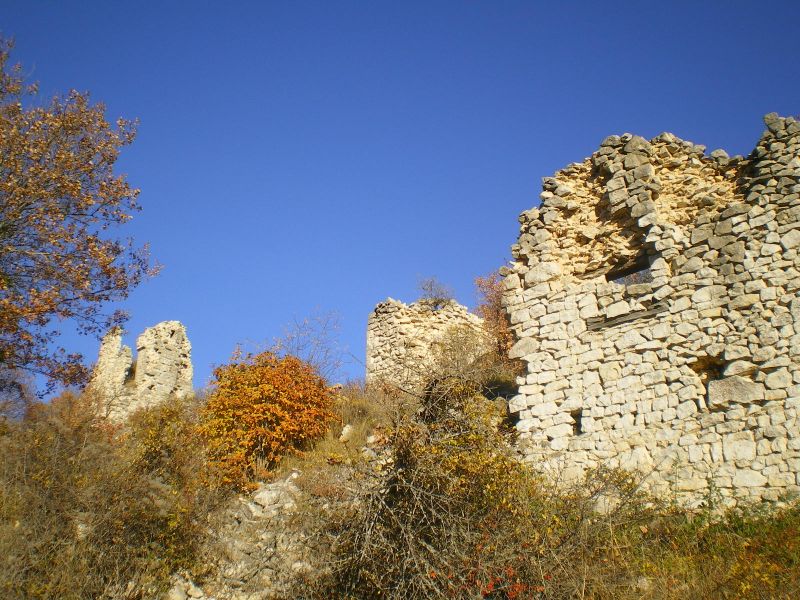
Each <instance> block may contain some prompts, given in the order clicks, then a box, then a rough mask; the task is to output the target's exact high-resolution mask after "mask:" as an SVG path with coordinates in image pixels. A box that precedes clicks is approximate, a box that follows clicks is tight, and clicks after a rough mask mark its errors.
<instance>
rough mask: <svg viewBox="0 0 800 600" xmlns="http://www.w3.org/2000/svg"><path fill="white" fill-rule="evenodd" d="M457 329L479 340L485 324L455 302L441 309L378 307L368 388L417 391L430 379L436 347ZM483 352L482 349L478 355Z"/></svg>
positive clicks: (370, 328)
mask: <svg viewBox="0 0 800 600" xmlns="http://www.w3.org/2000/svg"><path fill="white" fill-rule="evenodd" d="M458 328H466V329H468V330H470V331H474V332H475V333H476V334H478V338H477V339H479V340H480V339H481V336H482V335H483V320H482V319H481V318H480V317H478V316H477V315H475V314H472V313H470V312H469V311H468V310H467V308H466V307H465V306H462V305H461V304H458V303H457V302H455V301H454V300H450V301H448V302H446V303H444V304H442V305H441V306H439V305H437V304H436V303H433V302H430V301H426V300H420V301H418V302H414V303H412V304H404V303H403V302H399V301H398V300H393V299H392V298H389V299H388V300H387V301H386V302H382V303H381V304H378V306H376V307H375V310H373V311H372V314H370V316H369V321H368V323H367V374H366V380H367V384H368V385H369V384H375V383H377V382H379V381H382V382H385V383H391V384H394V385H397V386H400V387H402V388H405V389H407V390H409V391H413V390H418V389H419V386H420V385H421V384H423V383H425V380H426V377H428V376H429V375H430V369H431V367H432V366H433V363H434V361H435V356H436V347H437V344H439V343H441V342H442V340H443V339H444V338H445V336H446V335H447V334H448V333H451V332H453V331H454V330H456V329H458ZM482 351H483V350H482V349H481V346H480V345H479V348H478V350H477V352H478V354H480V353H481V352H482ZM473 358H477V355H476V356H474V357H473Z"/></svg>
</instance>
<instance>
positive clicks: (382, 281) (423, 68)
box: [0, 0, 800, 386]
mask: <svg viewBox="0 0 800 600" xmlns="http://www.w3.org/2000/svg"><path fill="white" fill-rule="evenodd" d="M0 31H1V32H2V34H3V35H5V36H14V37H15V38H16V42H17V47H16V52H15V58H16V59H17V60H19V61H21V62H23V63H24V64H25V65H26V67H27V68H28V71H29V72H30V74H31V77H32V78H33V79H35V80H38V81H39V82H40V84H41V90H42V91H43V93H44V94H45V95H49V94H52V93H56V92H59V91H65V90H67V89H69V88H77V89H79V90H89V91H90V92H91V93H92V97H93V98H94V99H95V100H102V101H103V102H105V103H106V104H107V106H108V111H109V116H110V117H113V118H116V117H117V116H125V117H137V118H139V119H140V121H141V125H140V128H139V136H138V139H137V141H136V142H135V144H134V145H133V146H132V147H130V148H128V149H126V151H125V153H124V156H123V157H122V159H121V162H120V167H121V170H122V171H123V172H125V173H127V174H128V175H129V179H130V181H131V182H132V183H133V184H134V185H135V186H137V187H139V188H141V189H142V194H141V203H142V205H143V207H144V210H143V211H142V212H141V213H140V214H139V215H138V216H137V217H136V219H135V220H134V222H133V223H132V224H131V225H130V226H128V227H127V233H128V234H130V235H132V236H134V237H135V238H136V239H137V240H140V241H141V242H144V241H149V242H150V244H151V247H152V253H153V256H154V257H155V258H157V259H158V261H159V262H161V263H162V264H163V265H164V270H163V272H162V273H161V275H160V276H158V277H157V278H155V279H153V280H151V281H149V282H147V283H145V284H144V285H142V286H141V287H140V288H138V289H137V290H136V291H135V292H134V294H133V295H132V296H131V297H130V299H129V300H128V301H127V302H126V303H125V304H124V306H123V307H124V308H126V309H127V310H129V311H130V312H131V313H132V316H133V318H132V319H131V321H130V324H129V330H130V331H131V335H130V336H129V338H128V339H129V341H130V342H133V338H134V336H135V335H136V334H138V333H139V332H140V331H141V330H142V329H144V328H145V327H147V326H150V325H152V324H154V323H156V322H158V321H162V320H167V319H178V320H181V321H183V322H184V323H185V324H186V326H187V329H188V332H189V336H190V339H191V341H192V345H193V355H194V362H195V384H196V385H198V386H200V385H202V384H204V383H205V382H207V380H208V378H209V375H210V371H211V366H212V365H213V364H219V363H223V362H225V361H226V360H227V359H228V358H229V356H230V354H231V351H232V350H233V348H234V346H235V345H236V343H237V342H240V341H247V340H250V341H255V342H263V341H268V340H269V339H270V338H272V337H274V336H277V335H279V334H280V333H281V329H282V327H283V325H284V324H286V323H287V322H289V321H291V320H292V319H293V318H302V317H303V316H305V315H308V314H310V313H312V312H314V311H315V310H318V311H323V312H324V311H329V310H335V311H338V313H339V314H340V318H341V324H342V331H341V341H342V343H343V344H344V345H346V346H348V347H349V348H350V350H351V352H352V353H353V354H354V355H355V357H356V358H357V359H358V360H361V361H363V357H364V344H365V329H366V320H367V316H368V314H369V312H370V310H371V309H372V308H373V306H374V305H375V304H376V303H377V302H379V301H381V300H383V299H385V298H386V297H387V296H392V297H395V298H399V299H403V300H407V301H410V300H413V299H415V297H416V295H417V293H416V285H417V283H418V280H419V279H420V277H424V276H429V275H436V276H438V277H439V278H440V279H441V280H443V281H444V282H445V283H448V284H450V285H451V286H452V287H453V288H454V289H455V291H456V294H457V296H458V298H459V299H460V300H461V301H462V302H464V303H466V304H468V305H474V302H475V295H474V291H473V285H472V282H473V279H474V277H475V276H476V275H480V274H485V273H487V272H489V271H491V270H492V269H494V268H496V267H498V266H500V265H502V264H503V263H504V262H505V261H506V260H507V259H508V257H509V247H510V246H511V244H512V243H513V242H514V241H515V238H516V235H517V226H518V223H517V215H518V214H519V213H520V212H522V211H523V210H526V209H528V208H530V207H532V206H534V205H535V204H537V203H538V193H539V191H540V178H541V177H543V176H547V175H550V174H552V173H553V172H554V171H555V170H557V169H559V168H561V167H563V166H565V165H566V164H568V163H570V162H575V161H580V160H582V159H583V158H584V157H586V156H588V155H589V154H590V153H591V152H592V151H593V150H594V149H595V148H596V147H597V145H598V144H599V142H600V141H601V140H602V139H603V138H604V137H605V136H607V135H609V134H612V133H622V132H625V131H630V132H634V133H638V134H641V135H644V136H646V137H651V136H654V135H656V134H658V133H660V132H662V131H671V132H674V133H675V134H677V135H679V136H681V137H683V138H685V139H690V140H692V141H694V142H697V143H701V144H705V145H707V146H708V149H709V151H710V150H712V149H714V148H718V147H721V148H725V149H726V150H728V151H729V152H730V153H731V154H734V153H742V154H746V153H747V152H749V150H751V149H752V147H753V146H754V144H755V142H756V140H757V139H758V137H759V135H760V133H761V131H762V130H763V125H762V123H761V117H762V115H763V114H764V113H767V112H771V111H777V112H779V113H782V114H797V113H798V112H800V2H798V1H797V0H793V1H787V2H770V1H761V2H742V1H725V2H722V1H720V2H711V1H704V2H698V1H697V0H694V1H691V2H595V1H591V2H513V1H497V0H493V1H483V2H478V1H470V2H467V1H461V2H455V1H453V2H443V1H435V0H433V1H431V0H426V1H419V2H417V1H414V2H412V1H406V2H388V1H371V2H368V1H366V0H364V1H361V2H343V1H342V2H340V1H333V0H328V1H320V2H303V1H296V2H294V1H293V2H288V1H287V2H198V1H192V2H188V1H186V2H107V1H104V2H89V1H85V0H82V1H80V2H78V1H66V0H65V1H59V2H56V1H52V2H36V1H31V0H25V1H9V0H5V1H4V2H3V3H2V7H1V8H0ZM123 231H124V230H123ZM64 341H65V343H68V344H69V345H71V347H73V348H77V349H78V350H80V351H83V352H84V353H85V354H86V355H87V358H88V359H89V360H94V358H95V356H96V351H97V342H96V341H95V340H91V339H85V338H80V339H78V338H74V337H73V336H71V335H67V336H65V338H64ZM362 374H363V367H362V366H361V365H360V364H358V362H353V363H352V364H350V365H349V366H348V367H347V368H346V369H345V373H344V375H345V376H351V377H359V376H361V375H362Z"/></svg>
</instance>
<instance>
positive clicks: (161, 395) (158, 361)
mask: <svg viewBox="0 0 800 600" xmlns="http://www.w3.org/2000/svg"><path fill="white" fill-rule="evenodd" d="M136 353H137V356H136V360H135V361H134V359H133V354H132V352H131V349H130V348H129V347H128V346H123V345H122V332H121V331H120V330H119V329H118V328H117V329H112V330H111V331H110V332H109V333H108V334H106V336H105V337H104V338H103V342H102V344H101V345H100V352H99V355H98V358H97V364H96V365H95V368H94V372H93V374H92V379H91V381H90V383H89V387H90V388H91V389H92V390H94V391H95V392H96V393H98V394H99V395H100V397H101V399H102V401H103V408H104V410H105V412H106V413H107V415H108V417H109V418H110V419H113V420H115V421H124V420H125V419H126V418H127V417H128V415H130V414H131V413H132V412H134V411H136V410H138V409H140V408H146V407H150V406H154V405H156V404H159V403H161V402H163V401H165V400H167V399H168V398H170V397H177V398H180V397H185V396H187V395H189V394H191V393H192V357H191V354H192V347H191V345H190V344H189V339H188V338H187V337H186V329H185V328H184V326H183V324H181V323H180V322H179V321H164V322H162V323H159V324H158V325H155V326H154V327H150V328H149V329H145V331H144V333H142V334H141V335H140V336H139V337H138V338H137V340H136Z"/></svg>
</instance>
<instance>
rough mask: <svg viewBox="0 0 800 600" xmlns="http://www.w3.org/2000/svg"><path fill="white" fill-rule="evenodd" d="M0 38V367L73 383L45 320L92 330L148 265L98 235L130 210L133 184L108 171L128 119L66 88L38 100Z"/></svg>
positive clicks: (141, 254) (77, 365)
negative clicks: (114, 117) (112, 118)
mask: <svg viewBox="0 0 800 600" xmlns="http://www.w3.org/2000/svg"><path fill="white" fill-rule="evenodd" d="M11 47H12V44H11V42H9V41H4V40H2V39H0V365H2V366H3V367H4V368H6V369H22V370H26V371H28V372H32V373H39V374H43V375H45V376H46V377H47V378H48V379H49V380H50V381H51V382H55V381H59V382H61V383H64V384H75V383H80V382H82V381H83V380H85V377H86V375H87V373H86V370H85V368H84V367H83V366H82V364H81V358H82V357H81V356H80V355H78V354H69V353H67V352H66V351H65V350H64V349H63V348H59V347H57V346H56V345H55V344H54V339H55V338H56V337H57V335H58V331H57V330H56V329H55V328H54V327H53V326H52V322H53V320H54V319H55V320H58V321H63V320H65V319H66V320H72V321H74V322H75V323H76V324H77V326H78V328H79V330H80V331H81V332H82V333H98V332H100V331H103V330H105V329H107V328H109V327H111V326H112V325H114V324H119V323H120V322H122V321H123V320H124V317H125V316H124V315H123V314H122V313H115V314H113V315H110V316H109V315H103V314H101V312H100V311H101V307H102V306H103V305H104V303H106V302H109V301H114V300H119V299H122V298H125V297H126V296H127V294H128V292H129V291H130V289H131V288H132V287H134V286H135V285H136V284H138V283H139V282H140V281H141V280H142V278H143V277H145V276H146V275H148V274H150V273H152V272H153V270H152V269H151V268H150V267H149V265H148V259H147V253H146V248H145V249H136V248H134V247H132V244H131V242H130V241H126V240H120V239H115V238H113V237H109V236H107V233H106V232H107V230H108V229H109V228H111V227H113V226H115V225H119V224H122V223H125V222H126V221H128V220H129V219H130V218H131V213H133V212H135V211H136V210H138V209H139V206H138V204H137V202H136V196H137V195H138V190H135V189H133V188H131V187H130V186H129V185H128V183H127V181H126V180H125V177H124V176H121V175H116V174H115V173H114V164H115V162H116V160H117V156H118V154H119V149H120V148H121V147H123V146H126V145H128V144H130V143H131V142H132V141H133V138H134V133H135V132H134V124H133V123H131V122H130V121H126V120H123V119H119V120H118V121H117V122H116V126H112V125H110V124H109V123H108V122H107V121H106V119H105V115H104V113H105V107H104V106H103V105H102V104H94V105H92V104H90V102H89V97H88V95H87V94H85V93H80V92H76V91H74V90H73V91H71V92H69V94H67V95H66V96H64V97H56V98H53V99H52V100H50V102H49V103H47V104H46V105H41V106H39V105H35V104H34V103H33V101H34V99H35V94H36V88H35V86H29V85H26V84H25V83H24V79H23V77H22V71H21V67H20V65H13V66H12V65H10V64H9V52H10V50H11Z"/></svg>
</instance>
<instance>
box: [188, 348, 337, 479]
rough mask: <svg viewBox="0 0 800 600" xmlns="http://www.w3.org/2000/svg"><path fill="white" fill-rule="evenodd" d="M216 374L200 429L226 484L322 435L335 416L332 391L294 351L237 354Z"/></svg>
mask: <svg viewBox="0 0 800 600" xmlns="http://www.w3.org/2000/svg"><path fill="white" fill-rule="evenodd" d="M214 377H215V379H216V382H215V385H214V389H213V391H212V392H211V394H210V396H209V398H208V403H207V405H206V407H205V408H204V410H203V418H202V423H201V425H200V431H201V433H202V434H203V436H204V437H205V439H206V442H207V447H208V454H209V459H210V463H211V467H212V468H213V469H217V470H218V471H219V475H220V476H221V478H222V481H223V483H224V484H227V485H231V486H233V487H237V488H240V489H242V488H247V487H248V484H249V483H250V482H251V481H252V480H253V479H254V478H257V477H263V476H264V475H265V474H266V473H267V472H269V470H271V469H273V468H274V467H275V465H276V464H277V463H278V461H279V460H280V459H281V457H283V456H284V455H286V454H290V453H296V452H298V451H301V450H303V449H304V448H306V447H307V446H308V444H309V443H310V442H312V441H314V440H316V439H318V438H320V437H322V436H323V435H324V433H325V431H326V430H327V425H328V422H329V421H330V419H331V418H332V417H333V413H332V405H333V399H334V395H333V393H332V392H331V390H330V389H329V388H328V387H327V386H326V385H325V381H324V380H323V379H322V377H320V376H319V375H318V374H317V372H316V371H315V370H314V368H313V367H312V366H311V365H309V364H308V363H305V362H303V361H302V360H300V359H299V358H296V357H294V356H284V357H279V356H277V355H275V354H274V353H272V352H262V353H261V354H256V355H252V354H248V355H246V356H244V357H243V358H242V357H240V356H238V355H234V358H233V361H232V362H231V363H230V364H227V365H223V366H221V367H218V368H217V369H215V370H214Z"/></svg>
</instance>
